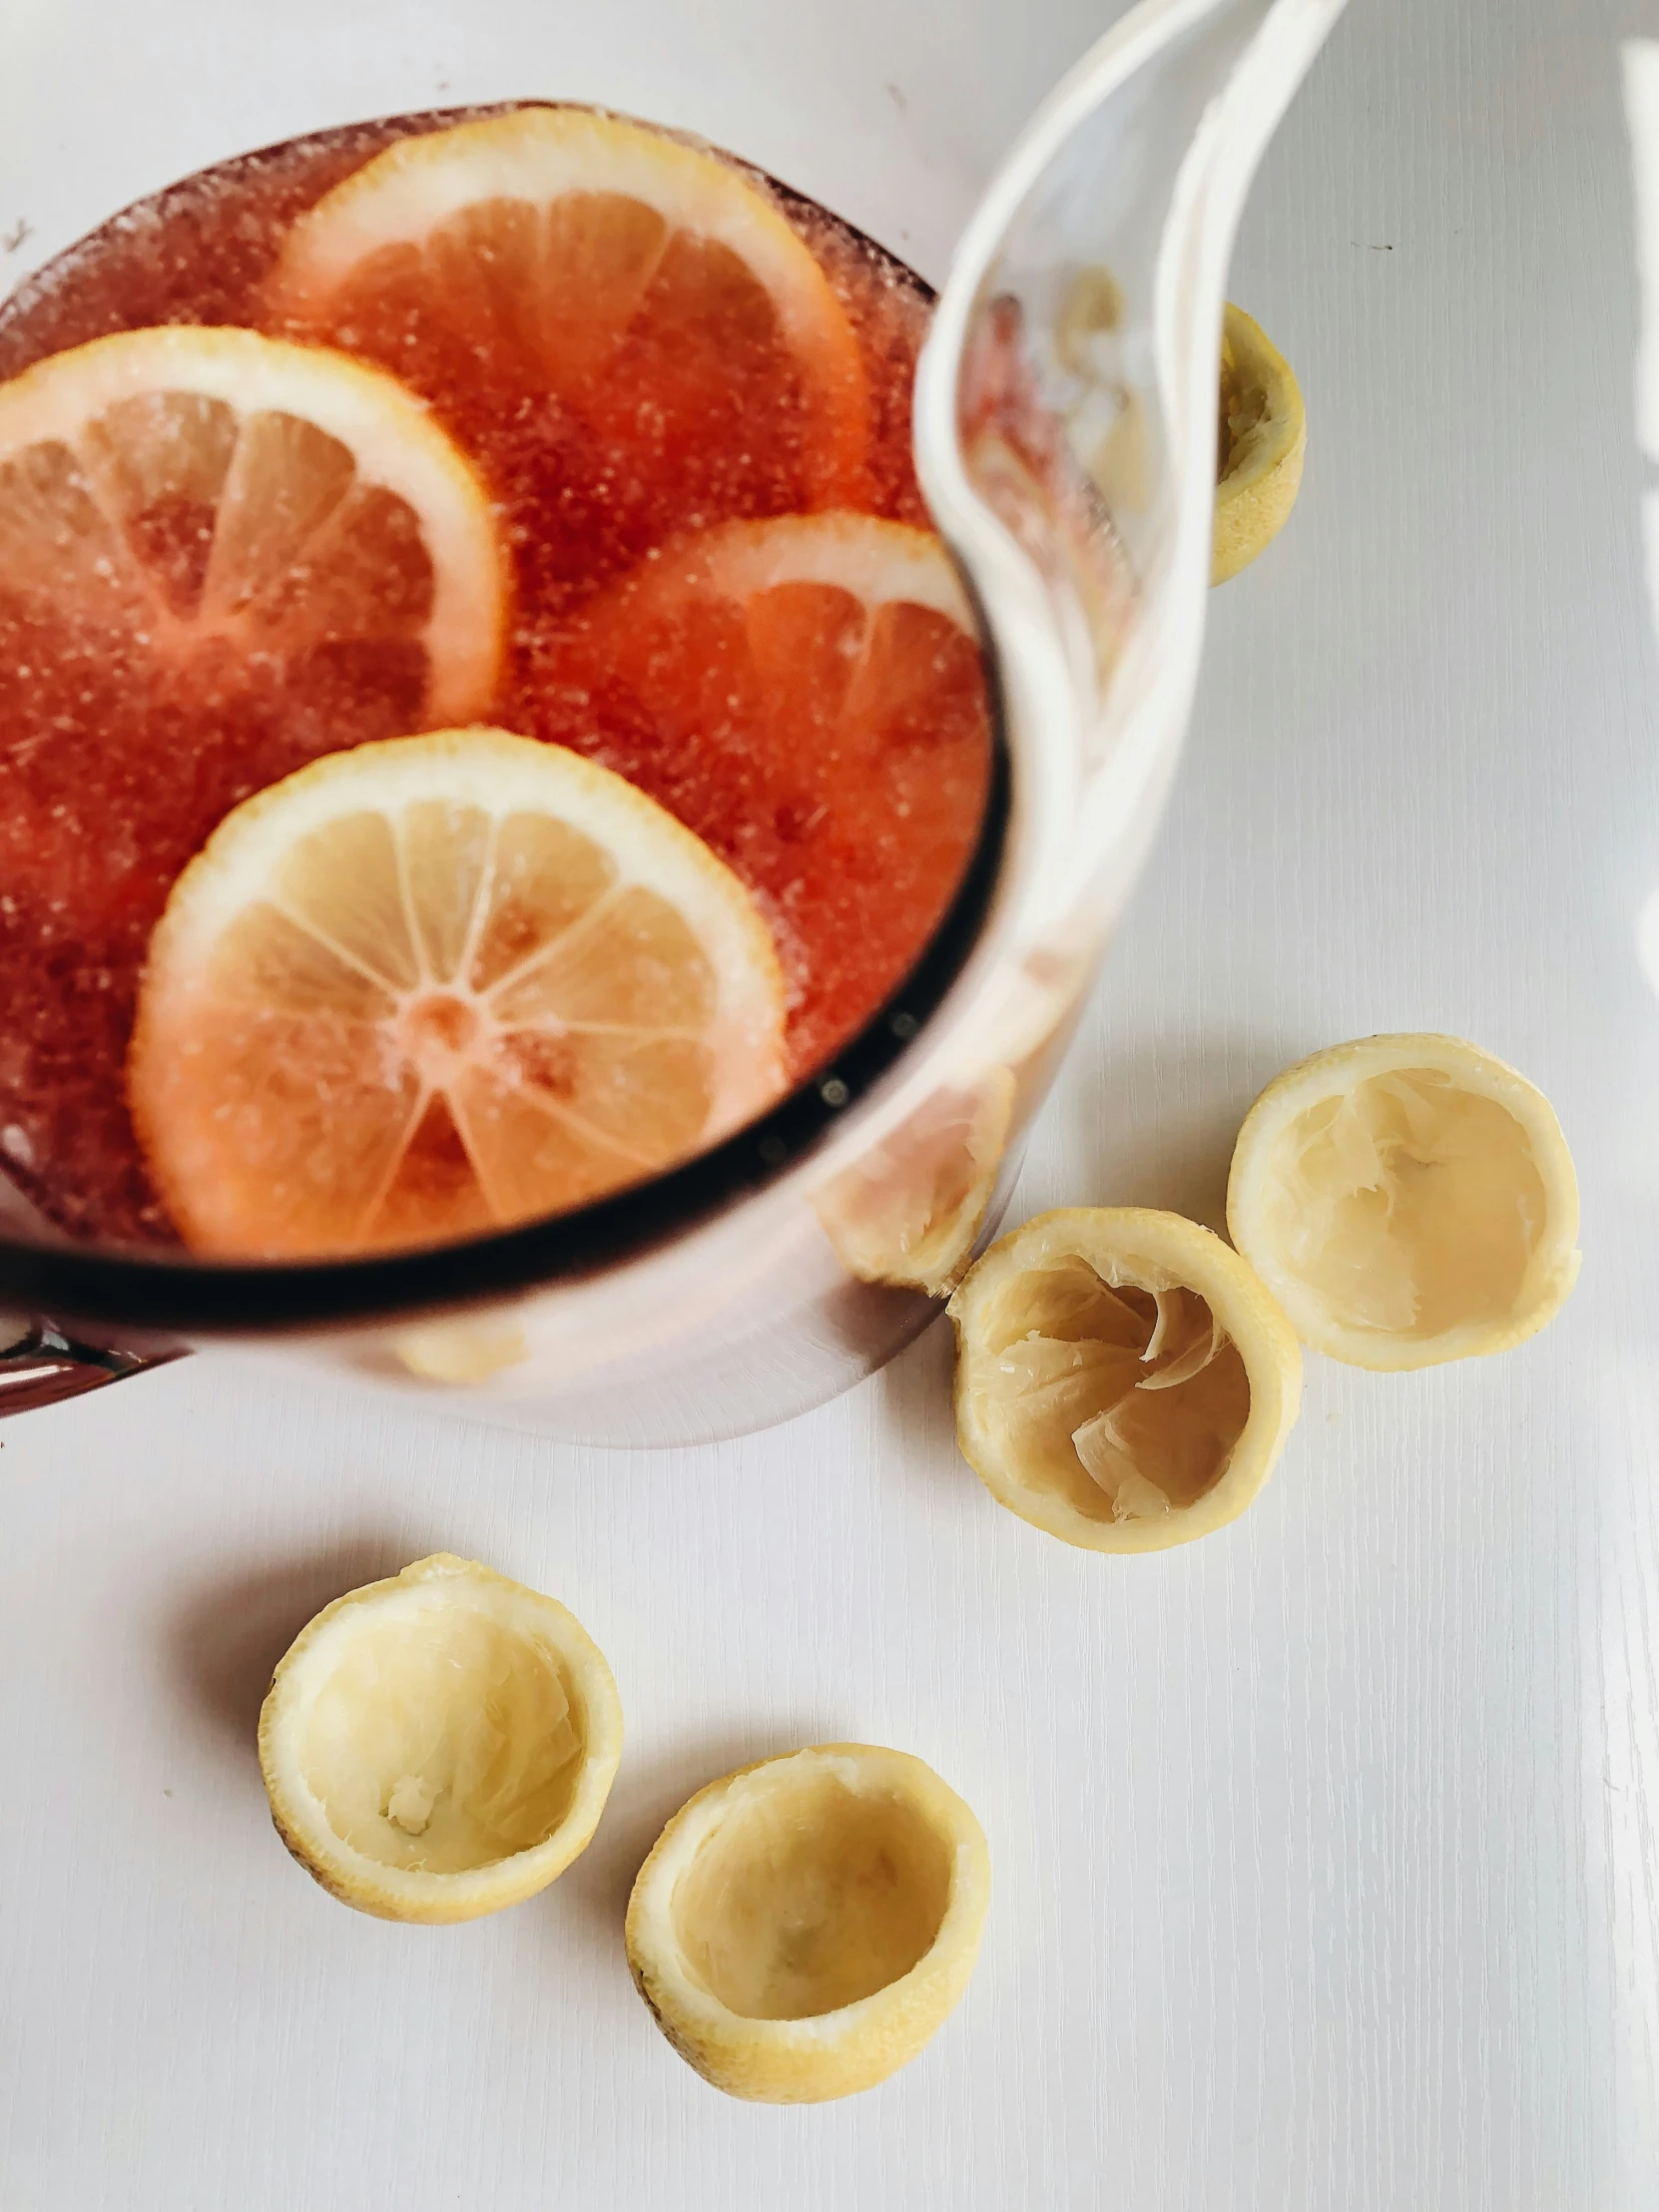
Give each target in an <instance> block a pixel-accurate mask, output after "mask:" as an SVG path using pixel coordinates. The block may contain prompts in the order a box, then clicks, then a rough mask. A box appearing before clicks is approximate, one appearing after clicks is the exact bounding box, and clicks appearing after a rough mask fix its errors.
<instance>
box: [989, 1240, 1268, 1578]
mask: <svg viewBox="0 0 1659 2212" xmlns="http://www.w3.org/2000/svg"><path fill="white" fill-rule="evenodd" d="M949 1311H950V1318H951V1320H952V1322H953V1323H954V1324H955V1328H956V1346H957V1360H956V1434H957V1439H958V1441H959V1442H960V1444H961V1447H962V1452H963V1455H964V1457H965V1458H966V1459H967V1461H968V1463H969V1464H970V1465H971V1466H972V1467H973V1469H974V1471H975V1472H976V1473H977V1474H978V1475H979V1477H980V1479H981V1480H982V1481H983V1482H984V1484H985V1486H986V1488H987V1489H988V1490H989V1491H990V1492H991V1495H992V1496H993V1497H995V1498H996V1499H997V1500H998V1502H999V1503H1001V1504H1003V1505H1006V1506H1007V1507H1008V1509H1009V1510H1010V1512H1014V1513H1017V1514H1019V1516H1020V1518H1021V1519H1022V1520H1028V1521H1030V1522H1031V1523H1032V1525H1033V1526H1034V1527H1037V1528H1042V1529H1046V1530H1047V1532H1048V1533H1049V1534H1050V1535H1051V1536H1060V1537H1063V1538H1064V1539H1065V1541H1066V1542H1067V1543H1072V1544H1077V1545H1080V1546H1081V1547H1082V1548H1083V1549H1085V1550H1089V1551H1161V1550H1163V1549H1165V1548H1166V1547H1167V1546H1168V1545H1171V1544H1179V1543H1186V1542H1188V1541H1189V1540H1190V1539H1191V1538H1193V1537H1195V1536H1203V1535H1207V1534H1209V1532H1210V1531H1211V1530H1212V1529H1216V1528H1220V1527H1222V1526H1224V1525H1225V1524H1226V1523H1227V1522H1228V1521H1230V1520H1233V1519H1234V1518H1235V1517H1236V1516H1237V1515H1238V1514H1240V1513H1242V1512H1243V1511H1244V1509H1245V1507H1246V1506H1247V1505H1249V1504H1250V1502H1251V1500H1252V1499H1253V1498H1254V1497H1255V1496H1256V1495H1257V1493H1258V1492H1259V1491H1260V1489H1261V1487H1262V1485H1263V1483H1264V1482H1266V1480H1267V1478H1268V1476H1269V1474H1271V1473H1272V1471H1273V1468H1274V1465H1275V1463H1276V1461H1277V1460H1278V1458H1279V1454H1280V1452H1281V1450H1282V1449H1283V1447H1284V1443H1285V1439H1286V1437H1287V1436H1288V1435H1289V1434H1290V1431H1291V1428H1292V1427H1293V1425H1294V1424H1295V1421H1296V1417H1297V1414H1298V1412H1299V1410H1300V1409H1301V1402H1302V1354H1301V1351H1300V1349H1299V1347H1298V1345H1297V1341H1296V1337H1295V1335H1294V1334H1293V1332H1292V1330H1291V1327H1290V1325H1289V1323H1288V1322H1287V1321H1286V1319H1285V1317H1284V1315H1283V1314H1282V1313H1281V1312H1280V1311H1279V1308H1278V1307H1277V1306H1276V1305H1275V1303H1274V1301H1273V1299H1272V1297H1271V1296H1270V1295H1269V1293H1268V1292H1267V1290H1266V1289H1264V1287H1263V1285H1262V1284H1261V1282H1260V1281H1259V1280H1258V1279H1257V1277H1256V1276H1255V1275H1254V1274H1253V1273H1252V1271H1251V1269H1250V1268H1249V1267H1247V1266H1246V1264H1245V1262H1244V1261H1243V1260H1241V1259H1240V1258H1239V1256H1238V1254H1237V1253H1236V1252H1233V1251H1230V1250H1229V1248H1228V1247H1227V1246H1226V1245H1225V1244H1223V1243H1222V1241H1221V1239H1220V1238H1219V1237H1217V1236H1213V1235H1212V1234H1211V1232H1210V1231H1209V1230H1208V1229H1202V1228H1200V1227H1199V1226H1198V1224H1197V1223H1196V1222H1190V1221H1183V1220H1182V1219H1181V1218H1180V1216H1179V1215H1176V1214H1164V1213H1155V1212H1152V1211H1149V1210H1147V1209H1145V1208H1142V1207H1133V1206H1123V1207H1100V1208H1090V1207H1074V1208H1070V1209H1065V1210H1062V1211H1060V1212H1057V1213H1052V1214H1039V1215H1038V1216H1037V1218H1036V1219H1035V1220H1034V1221H1028V1222H1027V1223H1026V1224H1025V1227H1024V1228H1023V1229H1017V1230H1015V1231H1014V1232H1013V1234H1012V1235H1011V1236H1007V1237H1004V1238H1002V1239H1001V1241H1000V1242H999V1243H997V1244H994V1245H992V1246H991V1248H990V1250H989V1251H988V1252H987V1253H985V1254H984V1255H983V1257H982V1258H981V1259H980V1260H978V1261H977V1262H976V1263H975V1265H974V1266H973V1268H971V1269H970V1270H969V1272H968V1275H967V1277H966V1279H965V1280H964V1282H963V1283H962V1286H961V1288H960V1289H959V1290H958V1291H957V1293H956V1295H955V1297H954V1298H953V1299H952V1300H951V1302H950V1309H949Z"/></svg>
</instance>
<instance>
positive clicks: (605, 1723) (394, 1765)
mask: <svg viewBox="0 0 1659 2212" xmlns="http://www.w3.org/2000/svg"><path fill="white" fill-rule="evenodd" d="M621 1757H622V1707H621V1705H620V1703H619V1702H618V1699H617V1694H616V1684H615V1682H614V1681H613V1680H612V1678H611V1670H610V1668H609V1667H608V1666H607V1665H606V1664H605V1660H604V1657H603V1655H602V1654H601V1652H600V1651H599V1648H598V1646H597V1645H596V1644H595V1643H594V1642H593V1640H592V1638H591V1637H590V1636H589V1635H588V1634H587V1632H586V1630H585V1629H584V1628H583V1627H582V1625H581V1623H580V1622H579V1621H578V1620H577V1619H576V1618H575V1616H574V1615H573V1614H571V1613H569V1612H567V1611H566V1609H565V1607H564V1606H562V1605H560V1604H559V1603H558V1602H557V1601H556V1600H555V1599H553V1598H550V1597H544V1596H542V1594H541V1593H540V1592H539V1591H537V1590H531V1589H526V1588H525V1586H524V1585H523V1584H522V1583H518V1582H512V1581H509V1580H508V1579H507V1577H506V1576H505V1575H500V1574H495V1573H493V1572H492V1571H491V1570H490V1569H489V1568H488V1567H483V1566H480V1565H478V1564H477V1562H476V1561H475V1560H470V1559H457V1558H454V1557H452V1556H451V1555H450V1554H449V1553H447V1552H436V1553H434V1554H433V1555H432V1557H431V1558H429V1559H421V1560H417V1561H416V1562H415V1564H414V1565H413V1566H409V1567H405V1568H404V1569H403V1572H402V1573H401V1574H399V1575H394V1576H392V1577H391V1578H390V1579H388V1580H386V1581H384V1582H371V1583H369V1584H367V1585H366V1586H365V1587H364V1588H363V1589H360V1590H351V1591H349V1592H347V1594H346V1595H345V1596H344V1597H340V1598H336V1599H335V1600H334V1602H333V1604H332V1605H329V1606H327V1607H325V1608H324V1610H323V1611H322V1612H320V1613H319V1614H318V1615H317V1616H316V1618H315V1620H313V1621H312V1622H311V1623H310V1624H309V1626H308V1627H306V1628H304V1629H302V1630H301V1632H300V1633H299V1635H298V1636H297V1637H296V1638H295V1640H294V1642H293V1643H292V1645H291V1646H290V1647H289V1649H288V1651H287V1653H286V1654H285V1656H284V1657H283V1658H282V1660H281V1662H280V1663H279V1665H278V1666H277V1672H276V1675H275V1676H274V1678H273V1680H272V1685H271V1693H270V1695H269V1696H268V1697H267V1699H266V1701H265V1708H264V1711H263V1712H262V1713H261V1715H260V1767H261V1770H262V1772H263V1774H264V1776H265V1785H266V1791H267V1794H268V1795H269V1797H270V1799H271V1811H272V1818H273V1819H274V1820H275V1822H276V1824H277V1832H278V1834H279V1835H280V1836H281V1838H282V1841H283V1842H284V1843H285V1844H286V1845H287V1847H288V1849H289V1851H290V1852H291V1853H292V1854H293V1856H294V1857H295V1858H296V1859H297V1860H298V1861H299V1863H300V1865H301V1866H303V1867H304V1868H305V1869H306V1871H307V1872H308V1873H309V1874H311V1875H313V1876H314V1877H315V1879H316V1880H317V1881H318V1882H319V1883H320V1884H321V1885H322V1887H323V1888H324V1889H325V1890H327V1891H329V1892H330V1893H331V1894H332V1895H333V1896H334V1897H336V1898H338V1899H339V1900H340V1902H341V1903H342V1904H345V1905H350V1906H354V1907H355V1908H356V1909H357V1911H358V1912H361V1913H371V1914H374V1915H376V1916H377V1917H378V1918H379V1919H381V1920H391V1921H421V1922H427V1923H439V1922H449V1921H468V1920H475V1919H477V1918H478V1917H479V1916H480V1915H482V1914H485V1913H495V1912H499V1911H500V1909H501V1908H502V1907H503V1906H507V1905H516V1904H518V1903H519V1902H520V1900H521V1899H523V1898H527V1897H532V1896H534V1894H535V1893H536V1891H538V1890H542V1889H545V1888H546V1886H547V1885H548V1883H550V1882H551V1881H552V1880H553V1879H554V1877H555V1876H556V1875H559V1874H562V1873H563V1871H564V1869H565V1868H566V1867H568V1866H569V1865H570V1862H571V1861H572V1860H573V1859H574V1858H576V1856H577V1855H578V1853H580V1852H581V1851H582V1850H583V1849H585V1847H586V1845H587V1843H588V1841H589V1839H590V1838H591V1836H592V1835H593V1832H594V1829H595V1828H596V1827H597V1825H598V1822H599V1816H600V1814H601V1813H602V1812H603V1811H604V1807H605V1799H606V1797H607V1795H608V1794H609V1791H610V1787H611V1783H612V1780H613V1779H614V1777H615V1774H616V1770H617V1764H618V1762H619V1760H620V1759H621Z"/></svg>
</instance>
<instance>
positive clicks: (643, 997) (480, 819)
mask: <svg viewBox="0 0 1659 2212" xmlns="http://www.w3.org/2000/svg"><path fill="white" fill-rule="evenodd" d="M782 1017H783V991H782V981H781V978H780V974H779V969H778V962H777V958H776V955H775V953H774V951H773V946H772V939H771V937H770V935H769V934H768V932H767V928H766V925H765V923H764V922H763V921H762V919H761V917H760V916H759V914H758V913H757V912H756V910H755V907H754V904H753V902H752V901H751V899H750V897H749V895H748V893H747V892H746V891H745V890H744V888H743V886H742V884H741V883H739V882H738V880H737V878H736V877H735V876H734V875H733V874H732V873H731V872H730V870H729V869H727V868H726V867H724V866H723V865H722V863H721V862H720V861H719V860H718V859H716V858H715V856H714V854H713V853H711V852H710V851H708V850H707V848H706V847H705V846H703V845H702V844H700V843H699V841H698V840H697V839H696V838H695V837H693V836H690V835H689V834H688V833H687V832H686V831H685V830H683V829H681V827H680V826H679V824H678V823H676V822H675V821H673V819H672V818H671V817H670V816H668V815H666V814H664V813H663V811H662V809H661V808H659V807H657V806H655V805H654V804H653V803H652V802H651V801H650V800H649V799H647V798H645V797H644V795H643V794H641V793H639V792H636V791H634V790H632V789H631V788H630V787H629V786H628V785H626V784H625V783H623V782H622V781H621V779H620V778H618V777H615V776H611V775H609V774H607V773H606V771H605V770H603V769H601V768H598V767H596V766H594V764H593V763H592V762H589V761H583V760H579V759H577V758H576V757H575V756H574V755H572V754H569V753H565V752H563V751H561V750H559V749H558V748H556V747H552V746H543V745H538V744H536V743H535V742H534V741H533V740H530V739H527V738H518V737H510V736H508V735H507V734H506V733H505V732H503V731H496V730H478V729H472V730H451V731H440V732H437V733H434V734H433V735H431V736H427V737H422V738H409V739H402V740H392V741H389V742H387V743H384V744H379V745H367V746H360V747H358V748H357V749H356V750H355V751H354V752H351V753H347V754H336V755H333V756H331V757H330V758H328V759H326V760H323V761H318V762H317V763H315V764H314V765H313V766H312V767H311V768H309V769H306V770H302V771H301V772H300V774H298V775H297V776H292V777H289V778H288V779H287V780H286V782H284V783H282V784H279V785H277V787H276V788H275V790H272V791H269V792H264V793H262V794H261V795H260V796H259V798H257V799H255V800H253V801H251V802H250V803H249V804H248V805H247V806H245V807H241V808H239V809H238V810H237V812H236V813H235V814H234V815H232V816H231V817H230V818H229V819H228V820H227V821H226V822H225V823H224V824H223V825H222V826H221V828H220V829H219V830H218V832H217V833H216V834H215V835H214V837H213V838H212V839H210V841H209V843H208V845H207V848H206V849H205V850H204V851H203V852H202V853H201V854H200V856H199V857H198V858H197V859H196V860H194V861H193V862H192V863H191V865H190V866H189V867H188V868H187V869H186V870H185V872H184V874H183V875H182V876H181V877H180V879H179V881H178V883H177V885H176V886H175V888H174V892H173V896H172V898H171V899H170V900H169V902H168V908H167V912H166V914H165V916H164V917H163V920H162V923H161V926H160V927H159V928H158V930H157V931H156V934H155V937H154V939H153V940H152V944H151V952H150V961H149V965H148V968H147V970H146V974H145V981H144V988H143V993H142V996H141V1000H140V1006H139V1018H138V1025H137V1029H136V1032H135V1035H134V1040H133V1048H132V1053H131V1056H130V1059H129V1065H128V1092H129V1098H130V1101H131V1105H132V1112H133V1119H134V1123H135V1126H136V1127H137V1129H138V1132H139V1137H140V1140H141V1142H142V1143H143V1145H144V1148H145V1151H146V1153H147V1155H148V1158H149V1162H150V1166H151V1171H152V1174H153V1176H154V1178H155V1180H156V1183H157V1187H158V1188H159V1190H160V1191H161V1193H162V1195H163V1198H164V1199H165V1201H166V1203H167V1205H168V1208H169V1211H170V1212H171V1214H172V1217H173V1220H174V1223H175V1225H176V1226H177V1228H178V1230H179V1232H180V1234H181V1235H182V1236H183V1237H184V1238H185V1239H186V1241H187V1242H188V1243H189V1244H191V1245H193V1246H194V1247H196V1248H197V1249H198V1250H201V1251H205V1252H212V1253H219V1254H238V1255H243V1256H248V1257H262V1258H275V1257H279V1256H300V1255H324V1254H329V1253H343V1252H357V1251H365V1250H384V1249H388V1248H393V1247H398V1246H407V1245H415V1244H431V1243H436V1242H440V1241H442V1240H444V1239H446V1238H453V1237H459V1236H466V1235H469V1234H473V1233H476V1232H482V1231H487V1230H490V1229H494V1228H499V1227H502V1226H505V1225H507V1224H510V1223H513V1222H519V1221H525V1220H528V1219H531V1218H533V1217H535V1216H538V1215H545V1214H550V1213H556V1212H559V1211H561V1210H563V1209H564V1208H567V1207H570V1206H574V1205H578V1204H580V1203H582V1202H583V1201H585V1200H588V1199H592V1198H596V1197H598V1196H600V1195H602V1194H603V1193H604V1192H606V1191H609V1190H614V1189H616V1188H618V1187H619V1186H620V1185H622V1184H625V1183H632V1182H637V1181H638V1180H640V1179H641V1178H642V1177H645V1176H648V1175H650V1174H652V1173H653V1172H654V1171H656V1170H658V1169H661V1168H664V1167H667V1166H669V1165H670V1164H671V1163H672V1162H674V1161H677V1160H681V1159H684V1158H686V1157H687V1156H688V1155H690V1154H691V1153H694V1152H696V1151H698V1150H700V1149H701V1148H702V1147H704V1146H706V1145H708V1144H711V1143H713V1142H714V1141H715V1140H716V1139H718V1138H719V1137H721V1136H723V1135H725V1134H727V1133H728V1132H729V1131H730V1130H732V1129H734V1128H736V1127H738V1126H739V1125H740V1124H741V1123H743V1122H744V1121H746V1120H748V1119H750V1118H751V1117H752V1116H753V1115H754V1114H756V1113H758V1112H759V1111H761V1109H762V1108H764V1107H765V1106H766V1105H768V1104H769V1103H770V1102H771V1100H772V1099H773V1098H774V1097H775V1096H776V1095H777V1094H778V1091H779V1089H780V1088H781V1081H782V1075H781V1051H780V1039H781V1030H782Z"/></svg>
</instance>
